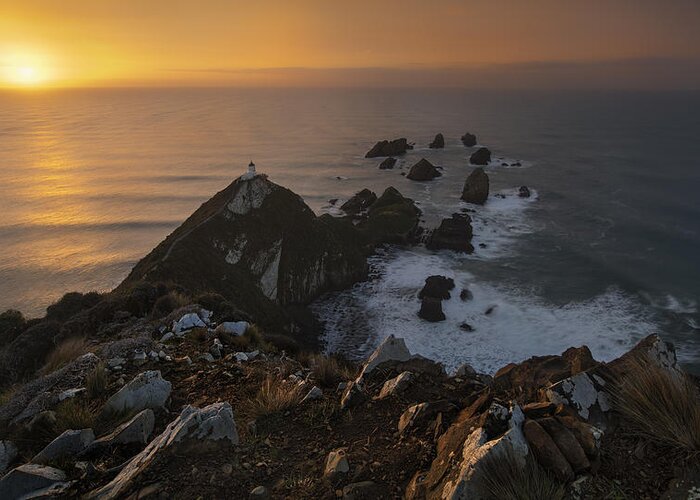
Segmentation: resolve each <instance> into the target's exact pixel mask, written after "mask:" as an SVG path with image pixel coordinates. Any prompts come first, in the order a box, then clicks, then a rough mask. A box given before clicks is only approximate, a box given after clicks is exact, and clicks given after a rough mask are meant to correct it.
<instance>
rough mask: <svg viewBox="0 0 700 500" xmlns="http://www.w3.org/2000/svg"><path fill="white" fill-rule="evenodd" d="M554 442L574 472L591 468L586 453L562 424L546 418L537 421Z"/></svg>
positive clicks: (554, 419) (551, 418) (552, 418)
mask: <svg viewBox="0 0 700 500" xmlns="http://www.w3.org/2000/svg"><path fill="white" fill-rule="evenodd" d="M537 423H538V424H540V425H541V426H542V428H543V429H544V430H545V431H547V434H549V435H550V436H551V438H552V440H554V443H555V444H556V445H557V447H558V448H559V451H561V453H562V455H564V457H565V458H566V460H567V462H569V465H571V467H572V468H573V469H574V472H576V473H580V472H583V471H586V470H588V469H590V468H591V463H590V462H589V461H588V458H587V457H586V453H585V452H584V451H583V448H582V447H581V445H580V444H579V442H578V440H577V439H576V437H575V436H574V434H573V433H572V432H571V431H570V430H569V429H567V428H566V427H565V426H564V424H562V423H561V422H560V421H559V420H557V419H556V418H554V417H547V418H543V419H540V420H538V421H537Z"/></svg>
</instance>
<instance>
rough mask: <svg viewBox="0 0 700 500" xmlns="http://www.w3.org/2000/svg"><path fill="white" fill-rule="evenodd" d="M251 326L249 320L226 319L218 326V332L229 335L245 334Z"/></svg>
mask: <svg viewBox="0 0 700 500" xmlns="http://www.w3.org/2000/svg"><path fill="white" fill-rule="evenodd" d="M248 327H250V323H248V322H247V321H226V322H224V323H221V324H220V325H219V326H217V327H216V333H228V334H229V335H238V336H241V335H243V334H244V333H245V332H246V330H247V329H248Z"/></svg>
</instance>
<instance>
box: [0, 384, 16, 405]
mask: <svg viewBox="0 0 700 500" xmlns="http://www.w3.org/2000/svg"><path fill="white" fill-rule="evenodd" d="M18 389H19V386H18V385H12V386H10V387H6V388H5V389H2V390H0V406H2V405H4V404H6V403H8V402H9V401H10V400H11V399H12V397H13V396H14V395H15V393H16V392H17V390H18Z"/></svg>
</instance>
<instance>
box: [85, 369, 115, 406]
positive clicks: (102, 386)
mask: <svg viewBox="0 0 700 500" xmlns="http://www.w3.org/2000/svg"><path fill="white" fill-rule="evenodd" d="M108 384H109V377H108V375H107V371H106V370H105V365H104V364H102V363H100V364H99V365H97V366H96V367H95V369H94V370H93V371H91V372H90V373H88V375H87V377H85V389H86V392H87V395H88V397H89V398H90V399H97V398H100V397H102V395H103V394H104V393H105V392H106V391H107V385H108Z"/></svg>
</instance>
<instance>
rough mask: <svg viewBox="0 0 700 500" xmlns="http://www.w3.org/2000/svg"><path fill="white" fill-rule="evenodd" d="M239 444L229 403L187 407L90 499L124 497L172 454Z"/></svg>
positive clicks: (197, 451) (220, 449) (209, 450)
mask: <svg viewBox="0 0 700 500" xmlns="http://www.w3.org/2000/svg"><path fill="white" fill-rule="evenodd" d="M237 444H238V431H237V430H236V423H235V422H234V420H233V410H232V409H231V405H229V404H228V403H214V404H212V405H209V406H207V407H205V408H202V409H198V408H194V407H192V406H187V407H185V409H184V410H182V413H181V414H180V416H179V417H178V418H176V419H175V420H174V421H172V422H171V423H170V424H168V426H167V427H166V429H165V430H164V431H163V433H162V434H161V435H159V436H158V437H156V438H155V439H154V440H153V441H151V443H150V444H149V445H148V446H147V447H146V448H145V449H144V450H143V451H142V452H141V453H139V454H138V455H136V456H135V457H134V458H133V459H131V461H130V462H129V463H128V464H127V465H126V466H125V467H124V468H123V469H122V471H121V472H120V473H119V474H118V475H117V477H115V478H114V479H113V480H112V481H111V482H110V483H109V484H107V485H105V486H103V487H102V488H99V489H97V490H95V491H93V492H92V493H90V494H89V495H88V496H87V498H97V499H103V500H106V499H112V498H121V497H122V496H124V494H125V493H127V492H128V490H129V488H130V486H131V484H132V482H133V481H134V480H135V479H136V477H137V476H138V475H140V474H141V473H143V472H144V471H145V470H146V469H148V467H150V466H151V464H152V463H153V462H154V461H156V460H158V459H160V458H163V457H164V455H167V454H172V453H187V454H191V455H194V456H196V454H198V453H212V452H224V451H227V450H229V449H230V447H231V446H233V445H237Z"/></svg>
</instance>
